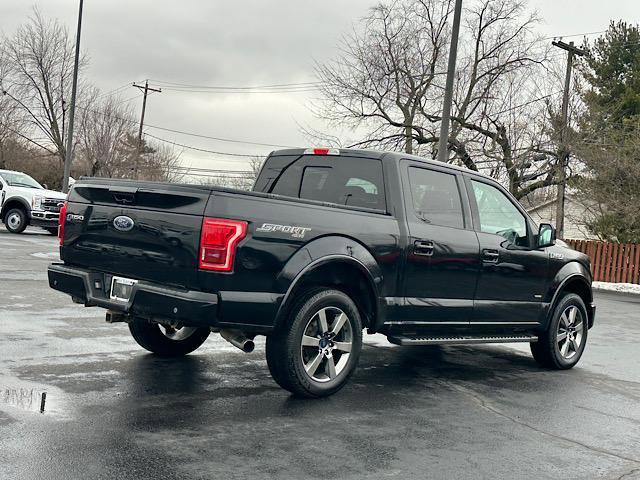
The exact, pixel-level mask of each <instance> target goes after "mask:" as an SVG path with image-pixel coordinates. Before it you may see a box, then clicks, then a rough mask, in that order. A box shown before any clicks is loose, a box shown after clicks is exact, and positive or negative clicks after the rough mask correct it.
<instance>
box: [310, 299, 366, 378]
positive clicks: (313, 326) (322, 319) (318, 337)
mask: <svg viewBox="0 0 640 480" xmlns="http://www.w3.org/2000/svg"><path fill="white" fill-rule="evenodd" d="M352 347H353V330H352V329H351V322H350V321H349V317H348V316H347V314H346V313H344V312H343V311H342V310H340V309H339V308H338V307H325V308H322V309H320V310H319V311H318V312H316V313H315V314H314V315H313V316H312V317H311V318H310V319H309V321H308V322H307V326H306V327H305V329H304V333H303V335H302V342H301V345H300V355H301V357H302V365H303V366H304V370H305V372H306V373H307V375H308V376H309V377H310V378H311V379H312V380H314V381H316V382H320V383H325V382H329V381H331V380H334V379H335V378H336V377H338V376H339V375H340V374H342V373H343V372H344V371H345V369H346V367H347V364H348V363H349V357H350V356H351V349H352Z"/></svg>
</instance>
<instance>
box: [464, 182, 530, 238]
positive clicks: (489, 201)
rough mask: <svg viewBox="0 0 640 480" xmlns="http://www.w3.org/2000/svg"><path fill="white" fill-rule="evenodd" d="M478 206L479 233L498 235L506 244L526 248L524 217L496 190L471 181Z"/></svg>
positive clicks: (525, 223) (484, 184) (490, 186)
mask: <svg viewBox="0 0 640 480" xmlns="http://www.w3.org/2000/svg"><path fill="white" fill-rule="evenodd" d="M471 183H472V185H473V194H474V196H475V199H476V203H477V205H478V216H479V217H480V231H481V232H483V233H493V234H495V235H500V236H501V237H504V238H505V239H506V240H507V243H508V244H511V245H518V246H528V240H527V222H526V220H525V217H524V215H522V213H520V211H519V210H518V209H517V208H516V206H515V205H514V204H513V203H512V202H511V200H509V198H508V197H507V196H506V195H505V194H504V193H502V192H501V191H500V190H499V189H498V188H496V187H494V186H492V185H489V184H486V183H482V182H477V181H475V180H472V181H471Z"/></svg>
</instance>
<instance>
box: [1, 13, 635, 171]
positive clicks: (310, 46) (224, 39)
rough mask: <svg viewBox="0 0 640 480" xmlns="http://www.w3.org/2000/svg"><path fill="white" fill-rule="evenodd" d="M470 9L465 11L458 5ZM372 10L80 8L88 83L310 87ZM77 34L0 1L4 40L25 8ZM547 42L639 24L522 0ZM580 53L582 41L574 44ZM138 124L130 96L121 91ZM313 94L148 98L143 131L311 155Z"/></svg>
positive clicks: (192, 154)
mask: <svg viewBox="0 0 640 480" xmlns="http://www.w3.org/2000/svg"><path fill="white" fill-rule="evenodd" d="M466 1H467V2H468V1H470V0H466ZM375 3H377V1H376V0H322V1H318V0H286V1H285V0H271V1H267V0H233V1H229V0H226V1H223V0H213V1H211V0H208V1H196V0H180V1H175V0H174V1H168V0H160V1H159V0H156V1H153V2H152V1H151V0H135V1H131V0H128V1H124V0H109V1H104V0H85V4H84V19H83V28H82V50H83V51H85V52H87V53H88V55H89V58H90V65H89V67H88V69H87V70H85V71H84V75H85V78H86V80H88V81H90V82H93V83H94V84H96V85H98V86H99V87H100V88H101V89H102V90H103V91H105V92H107V91H112V90H114V89H117V88H118V87H123V86H124V85H126V84H129V83H131V82H133V81H142V80H144V79H146V78H149V79H152V80H150V84H151V85H152V86H153V85H156V83H155V82H154V80H158V81H162V82H176V83H184V84H193V85H220V86H238V87H243V86H253V85H269V84H283V83H297V82H309V81H314V80H315V79H314V77H313V65H314V61H316V60H317V61H324V60H327V59H330V58H332V57H333V56H335V55H336V53H337V46H338V43H339V40H340V37H341V35H343V34H344V33H347V32H348V31H349V30H350V29H351V28H352V26H353V25H354V23H356V22H357V20H358V19H359V18H360V17H362V16H363V15H365V14H366V12H367V9H368V8H369V7H371V6H372V5H374V4H375ZM34 4H35V5H38V7H39V8H40V9H41V11H42V12H43V13H44V14H45V15H46V16H55V17H57V18H58V19H60V20H61V21H62V22H64V23H65V24H67V25H68V27H69V29H70V30H72V31H75V24H76V19H77V8H78V1H77V0H46V1H40V2H35V3H33V2H29V1H27V0H19V1H18V0H0V12H1V14H0V30H2V31H3V32H5V33H11V32H12V31H13V30H14V29H15V27H16V26H17V25H19V24H20V23H22V22H24V21H25V20H26V18H27V16H28V15H29V13H30V10H31V8H32V6H33V5H34ZM530 4H531V6H532V8H535V9H537V11H538V12H539V14H540V16H541V17H542V18H543V21H544V22H543V24H541V25H540V32H541V33H542V34H544V35H545V36H555V35H571V34H578V33H583V32H594V31H600V30H604V29H606V28H607V25H608V23H609V21H610V19H620V18H622V19H624V20H627V21H629V22H632V23H640V7H639V2H638V0H607V1H605V0H530ZM575 40H577V41H578V42H579V41H580V40H581V38H580V37H577V38H575ZM119 93H120V94H121V98H122V99H123V100H126V99H130V98H132V97H135V98H132V99H131V100H130V102H129V103H130V104H131V105H132V107H134V108H135V111H136V113H138V112H139V109H140V107H141V98H138V97H136V95H137V94H138V93H139V92H138V91H137V90H135V89H134V88H133V87H123V88H122V89H121V90H119ZM313 95H314V94H313V93H309V92H299V93H263V94H247V93H244V94H242V93H233V94H228V93H225V94H223V93H185V92H176V91H169V90H166V89H165V90H164V91H163V92H162V93H160V94H155V95H152V96H150V97H149V100H148V104H147V116H146V122H147V123H149V124H150V125H155V126H161V127H167V128H171V129H175V130H181V131H185V132H193V133H197V134H203V135H208V136H215V137H220V138H228V139H236V140H242V141H252V142H259V143H269V144H282V145H300V146H304V145H305V144H306V143H307V140H306V139H305V137H304V135H303V134H302V133H301V131H300V125H306V126H313V127H315V128H319V129H322V130H326V128H325V126H324V125H323V124H322V122H321V121H319V120H318V119H315V118H314V117H313V115H312V114H311V112H310V111H309V103H310V101H311V100H312V98H313ZM146 131H147V132H148V133H149V134H153V135H156V136H158V137H162V138H165V139H167V140H171V141H174V142H178V143H182V144H185V145H190V146H194V147H199V148H204V149H209V150H215V151H220V152H235V153H247V154H254V153H256V154H265V153H268V152H269V151H270V150H271V149H273V148H270V147H266V146H258V145H250V144H242V143H229V142H223V141H214V140H209V139H202V138H197V137H192V136H187V135H182V134H176V133H171V132H166V131H161V130H157V129H153V128H148V129H147V130H146ZM182 159H183V162H184V163H185V164H187V165H194V166H198V167H208V168H244V167H245V163H244V160H242V159H241V158H236V159H234V158H232V157H223V156H219V155H211V154H205V153H201V152H197V151H194V150H184V152H183V154H182Z"/></svg>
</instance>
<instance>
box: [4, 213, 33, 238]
mask: <svg viewBox="0 0 640 480" xmlns="http://www.w3.org/2000/svg"><path fill="white" fill-rule="evenodd" d="M3 222H4V226H5V227H6V228H7V230H9V232H11V233H22V232H24V229H25V228H27V224H28V223H29V222H28V220H27V212H25V210H24V209H22V208H12V209H10V210H9V211H7V213H6V214H5V216H4V219H3Z"/></svg>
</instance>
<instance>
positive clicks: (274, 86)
mask: <svg viewBox="0 0 640 480" xmlns="http://www.w3.org/2000/svg"><path fill="white" fill-rule="evenodd" d="M152 81H153V82H156V83H159V84H162V85H171V86H174V87H185V88H198V89H211V90H266V89H279V88H291V87H309V86H310V85H319V84H321V83H322V82H320V81H313V82H299V83H276V84H272V85H253V86H221V85H194V84H188V83H179V82H167V81H164V80H152Z"/></svg>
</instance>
